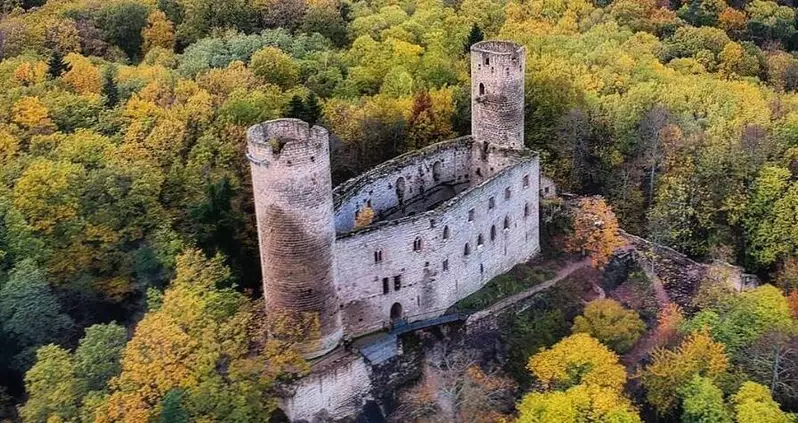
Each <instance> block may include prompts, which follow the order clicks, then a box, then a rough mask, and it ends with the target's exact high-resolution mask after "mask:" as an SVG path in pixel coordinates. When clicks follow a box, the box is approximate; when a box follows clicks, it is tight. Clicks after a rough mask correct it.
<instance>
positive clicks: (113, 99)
mask: <svg viewBox="0 0 798 423" xmlns="http://www.w3.org/2000/svg"><path fill="white" fill-rule="evenodd" d="M103 96H105V107H107V108H109V109H113V108H114V107H116V105H117V104H119V88H117V86H116V80H115V79H114V70H113V68H109V69H108V70H107V71H106V72H105V73H104V74H103Z"/></svg>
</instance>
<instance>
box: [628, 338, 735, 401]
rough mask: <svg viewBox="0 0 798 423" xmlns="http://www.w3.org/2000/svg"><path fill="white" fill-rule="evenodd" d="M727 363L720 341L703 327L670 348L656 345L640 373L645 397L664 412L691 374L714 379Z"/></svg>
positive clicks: (675, 398) (676, 398)
mask: <svg viewBox="0 0 798 423" xmlns="http://www.w3.org/2000/svg"><path fill="white" fill-rule="evenodd" d="M728 367H729V359H728V357H727V356H726V353H725V349H724V347H723V344H720V343H718V342H715V341H713V340H712V338H711V337H710V336H709V334H708V333H707V332H706V331H700V332H694V333H692V334H690V335H689V336H688V337H687V338H686V339H685V340H684V341H682V343H681V344H680V345H679V346H678V347H677V348H676V349H674V350H666V349H656V350H654V352H652V354H651V364H649V365H648V366H647V367H646V368H645V370H644V371H643V373H642V378H641V379H642V382H643V385H644V386H645V388H646V391H647V392H646V401H647V402H648V403H649V404H651V405H652V406H654V408H655V409H656V410H657V411H658V412H659V413H661V414H663V415H665V414H667V413H668V412H670V411H671V410H672V409H673V407H674V406H676V404H677V401H678V398H679V389H680V388H681V387H682V386H684V385H685V384H686V383H687V382H689V381H690V380H691V379H692V378H693V377H694V376H696V375H698V376H703V377H706V378H709V379H710V380H713V381H714V380H716V379H717V378H718V377H720V376H721V375H722V374H723V373H724V372H725V371H726V369H727V368H728Z"/></svg>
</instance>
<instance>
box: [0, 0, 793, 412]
mask: <svg viewBox="0 0 798 423" xmlns="http://www.w3.org/2000/svg"><path fill="white" fill-rule="evenodd" d="M797 24H798V20H796V9H795V8H794V7H793V5H792V2H791V1H790V0H780V1H779V2H773V1H767V0H750V1H749V0H729V1H728V3H727V2H726V1H724V0H614V1H613V0H593V1H592V2H591V1H590V0H225V1H215V0H105V1H98V0H46V1H45V0H0V421H23V422H42V423H45V422H46V423H54V422H95V421H96V422H144V421H157V422H188V421H198V422H212V421H226V422H255V421H268V420H269V418H270V416H271V415H272V413H273V412H274V411H275V409H276V408H277V395H278V391H279V386H280V384H281V383H282V382H284V381H287V380H291V379H292V378H294V377H297V375H301V374H302V373H303V372H305V371H306V370H307V366H308V364H307V363H306V362H304V361H303V360H302V359H301V358H300V357H299V355H298V354H297V353H296V352H295V351H294V350H293V349H292V348H291V346H290V345H285V343H283V342H278V341H276V340H265V339H264V340H263V341H262V342H260V341H259V342H254V341H253V340H259V339H262V336H260V335H257V334H262V333H263V332H264V329H263V327H262V325H263V319H262V315H263V311H262V306H261V303H262V300H261V298H260V294H261V293H260V289H261V288H260V267H259V258H258V250H257V242H258V240H257V233H256V230H255V217H254V212H253V204H252V188H251V185H250V181H249V167H248V166H249V165H248V163H247V161H246V159H245V157H244V154H243V152H244V146H245V131H246V128H247V127H249V126H250V125H253V124H255V123H259V122H262V121H264V120H268V119H274V118H278V117H297V118H300V119H303V120H305V121H308V122H311V123H318V124H321V125H323V126H325V127H326V128H328V129H329V130H330V132H331V134H332V135H333V140H332V142H333V151H332V164H333V183H334V184H337V183H340V182H343V181H344V180H346V179H348V178H350V177H353V176H356V175H358V174H360V173H362V172H364V171H365V170H367V169H370V168H371V167H373V166H375V165H376V164H379V163H381V162H383V161H385V160H386V159H389V158H392V157H394V156H397V155H399V154H402V153H405V152H407V151H411V150H414V149H418V148H421V147H424V146H426V145H429V144H431V143H434V142H437V141H440V140H443V139H447V138H451V137H454V136H459V135H466V134H468V133H469V132H470V110H469V109H470V88H469V87H470V80H469V60H468V51H469V48H470V46H471V45H472V44H474V43H475V42H478V41H480V40H483V39H507V40H513V41H515V42H518V43H521V44H523V45H524V46H525V47H526V50H527V58H526V63H527V68H526V117H525V122H526V128H525V143H526V146H527V147H529V148H532V149H534V150H536V151H537V152H538V153H539V154H540V157H541V163H542V164H543V168H544V173H545V174H546V175H548V176H550V177H552V178H553V179H554V180H555V182H556V183H557V185H558V187H559V189H560V190H561V191H565V192H570V193H574V194H577V195H584V196H601V197H602V198H603V199H604V200H606V202H605V201H604V200H600V201H598V202H597V203H596V202H585V203H583V204H582V207H581V208H580V211H579V213H588V214H590V213H592V215H596V214H598V215H600V216H605V217H606V219H607V221H614V219H615V217H616V216H617V225H615V226H614V227H616V228H617V227H620V228H623V229H624V230H626V231H627V232H629V233H633V234H635V235H639V236H642V237H645V238H647V239H650V240H652V241H655V242H658V243H661V244H663V245H667V246H670V247H672V248H674V249H676V250H678V251H680V252H682V253H684V254H686V255H688V256H690V257H692V258H694V259H696V260H700V261H704V262H711V261H712V260H723V261H726V262H729V263H732V264H736V265H739V266H742V267H744V268H745V270H746V271H747V272H749V273H754V274H756V275H758V276H759V278H760V279H761V280H762V281H763V283H764V284H763V285H762V286H760V287H759V288H756V289H754V290H751V291H747V292H744V293H740V294H737V293H731V292H728V290H726V289H724V288H723V284H722V283H721V284H718V283H707V284H705V286H704V285H702V291H701V292H700V293H699V295H697V296H696V298H695V299H694V300H695V306H696V307H695V310H679V309H678V308H675V307H666V308H663V309H662V310H658V311H657V313H654V315H653V317H651V318H648V319H644V320H645V322H644V321H643V320H641V317H639V316H638V313H637V311H635V310H633V309H630V308H628V307H624V306H622V305H621V304H620V303H619V302H617V301H614V300H610V299H607V300H597V301H591V302H589V303H588V304H587V305H586V306H584V307H581V306H580V308H579V310H577V312H576V313H574V314H578V316H576V318H572V317H568V316H565V315H562V314H557V313H554V311H551V312H547V313H543V314H541V315H540V316H537V317H535V318H534V319H533V320H531V323H529V324H530V325H533V326H534V327H535V331H540V332H542V334H541V335H539V336H538V337H537V339H535V340H532V339H529V336H526V338H524V337H523V336H521V337H520V338H519V339H520V340H523V339H526V341H525V342H527V344H525V345H519V346H518V349H517V351H524V354H526V356H525V357H523V360H524V362H525V364H526V366H525V369H524V370H523V373H525V374H524V375H523V376H520V377H516V378H515V379H516V380H514V381H509V378H510V376H506V375H505V376H502V378H494V376H493V375H492V374H488V373H485V372H487V370H486V369H482V370H480V369H478V368H474V367H473V366H471V367H468V368H467V369H465V370H463V371H464V372H465V373H464V374H465V376H462V375H461V376H462V377H457V378H455V380H456V381H457V382H456V383H458V384H460V385H458V386H459V387H460V388H463V386H461V385H463V384H465V385H468V384H469V383H470V384H471V385H480V384H483V385H486V386H488V387H489V388H490V387H495V388H496V390H502V391H505V390H507V389H509V388H508V386H511V385H512V386H513V388H512V389H513V392H514V394H513V395H511V396H510V399H509V402H508V403H509V405H507V404H504V405H503V406H496V408H495V409H490V410H484V409H482V408H480V409H478V410H477V409H468V408H467V407H465V408H463V409H462V410H461V411H460V414H458V416H459V417H457V420H458V421H499V420H503V421H518V422H524V423H526V422H554V421H557V422H574V423H576V422H636V421H641V420H645V421H686V422H732V421H736V422H741V423H749V422H765V423H769V422H774V423H775V422H792V421H795V416H794V415H792V414H789V412H795V411H798V320H796V319H798V94H796V90H798V56H796V53H795V52H796V51H798V29H797V28H796V25H797ZM591 198H593V197H591ZM596 198H598V197H596ZM592 215H591V216H592ZM580 216H581V215H579V214H578V215H577V216H576V217H575V218H574V219H573V222H571V223H569V225H570V227H569V228H568V229H567V230H566V231H571V232H573V233H572V234H571V235H570V238H569V240H570V241H569V242H568V243H566V244H569V245H570V244H573V243H574V242H576V243H577V244H578V245H577V248H576V249H581V250H582V251H585V250H586V249H587V250H590V251H592V252H593V253H594V257H596V256H600V255H601V254H604V253H606V251H605V250H606V249H607V246H608V245H609V246H612V247H613V248H614V247H616V246H617V245H615V244H614V241H607V240H606V239H603V238H602V237H604V238H612V236H611V235H607V234H600V235H597V236H593V235H587V236H586V235H585V233H584V231H588V232H589V231H590V228H587V229H584V230H580V227H579V225H580V222H581V221H582V220H583V219H581V218H580ZM542 224H544V225H545V223H542ZM597 237H598V240H597ZM604 241H606V242H609V244H607V243H606V242H605V243H604V244H602V245H599V246H594V247H595V248H592V247H591V246H590V245H588V244H590V243H591V242H593V243H596V242H598V243H600V244H601V243H602V242H604ZM572 247H573V246H572ZM594 262H595V263H594V264H595V265H596V267H598V268H601V267H602V266H603V265H604V263H603V262H602V260H594ZM710 282H711V281H710ZM552 328H554V329H552ZM522 329H523V328H522ZM527 329H528V331H529V330H531V329H529V328H527ZM548 329H551V333H547V332H546V330H548ZM647 329H648V330H649V332H651V333H653V334H656V336H655V337H654V338H656V340H657V342H656V346H657V347H656V348H654V349H653V351H652V353H651V354H650V355H649V356H647V357H646V358H645V359H644V362H643V364H644V365H643V366H641V370H640V371H639V373H637V374H628V373H627V372H626V370H625V369H624V366H623V365H622V364H620V361H619V360H620V359H619V357H621V356H622V355H623V354H624V353H626V352H628V351H629V349H630V348H631V345H632V344H634V343H635V342H636V341H637V340H638V339H639V338H640V336H641V334H642V333H643V332H644V331H646V330H647ZM519 330H520V329H519ZM555 334H556V335H555ZM527 335H528V333H527ZM519 336H520V335H519ZM532 345H534V348H533V347H532ZM527 360H528V362H527ZM521 367H524V366H523V365H522V366H521ZM483 371H484V372H483ZM487 382H495V383H493V384H491V383H487ZM630 383H631V384H634V385H635V386H638V387H642V390H641V391H636V392H642V394H640V395H632V394H631V393H630V391H629V390H628V389H627V388H628V385H629V384H630ZM463 389H465V388H463ZM486 389H487V388H486ZM490 389H493V388H490ZM479 392H482V394H485V392H483V391H479ZM412 394H413V392H410V393H408V394H407V395H409V396H412ZM482 394H480V395H482ZM416 397H418V395H416ZM499 402H501V401H499ZM486 403H487V404H493V403H492V402H490V401H488V402H486ZM433 408H434V407H432V408H429V409H425V408H423V407H421V408H420V410H421V411H418V410H417V411H418V413H416V414H413V415H412V418H413V420H417V421H434V420H435V415H436V414H435V413H436V410H434V409H433ZM438 421H440V420H438Z"/></svg>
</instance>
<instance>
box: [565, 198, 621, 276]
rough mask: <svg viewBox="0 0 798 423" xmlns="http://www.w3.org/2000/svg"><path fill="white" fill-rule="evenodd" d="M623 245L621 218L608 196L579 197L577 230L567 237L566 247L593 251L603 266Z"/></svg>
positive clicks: (575, 217)
mask: <svg viewBox="0 0 798 423" xmlns="http://www.w3.org/2000/svg"><path fill="white" fill-rule="evenodd" d="M623 245H624V241H623V239H622V238H621V236H620V235H619V233H618V220H617V219H616V218H615V214H614V213H613V212H612V209H611V208H610V206H609V205H608V204H607V203H606V202H605V201H604V199H603V198H601V197H586V198H581V199H579V201H578V203H577V206H576V208H575V209H574V212H573V233H572V234H571V235H570V237H568V239H566V248H567V249H568V250H570V251H572V252H580V253H582V254H587V255H589V256H590V260H591V262H592V263H593V265H594V266H596V267H599V268H601V267H604V265H606V264H607V262H608V261H609V259H610V257H611V256H612V254H613V253H614V252H615V250H617V249H618V248H621V247H622V246H623Z"/></svg>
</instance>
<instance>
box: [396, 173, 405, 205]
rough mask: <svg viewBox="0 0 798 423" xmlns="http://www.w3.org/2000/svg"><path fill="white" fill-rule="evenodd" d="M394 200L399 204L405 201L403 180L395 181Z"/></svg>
mask: <svg viewBox="0 0 798 423" xmlns="http://www.w3.org/2000/svg"><path fill="white" fill-rule="evenodd" d="M396 198H397V199H398V200H399V203H400V204H401V203H402V202H403V201H404V199H405V178H402V177H399V179H397V180H396Z"/></svg>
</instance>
